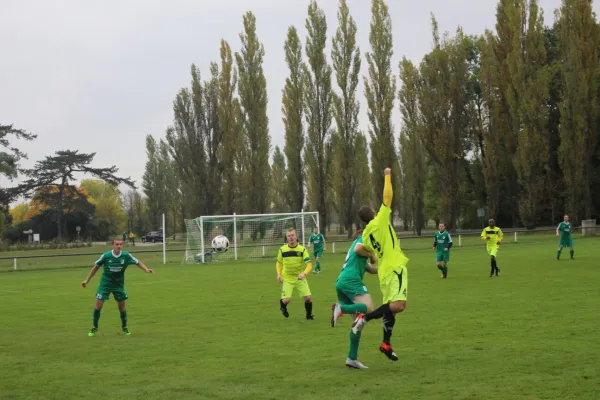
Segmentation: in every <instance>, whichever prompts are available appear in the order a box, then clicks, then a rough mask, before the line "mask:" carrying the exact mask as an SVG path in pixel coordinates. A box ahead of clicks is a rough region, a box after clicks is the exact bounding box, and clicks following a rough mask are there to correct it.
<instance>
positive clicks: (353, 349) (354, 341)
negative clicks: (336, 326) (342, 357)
mask: <svg viewBox="0 0 600 400" xmlns="http://www.w3.org/2000/svg"><path fill="white" fill-rule="evenodd" d="M361 333H362V332H358V333H357V334H356V335H355V334H354V333H353V332H352V329H350V351H349V352H348V358H349V359H351V360H356V359H358V344H359V343H360V334H361Z"/></svg>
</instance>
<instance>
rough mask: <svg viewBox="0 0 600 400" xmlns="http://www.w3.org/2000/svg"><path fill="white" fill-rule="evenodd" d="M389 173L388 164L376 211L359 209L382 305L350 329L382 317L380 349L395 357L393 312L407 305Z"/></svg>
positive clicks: (357, 329)
mask: <svg viewBox="0 0 600 400" xmlns="http://www.w3.org/2000/svg"><path fill="white" fill-rule="evenodd" d="M391 173H392V172H391V170H390V169H389V168H386V169H385V171H384V179H385V181H384V186H383V204H382V205H381V207H380V208H379V213H375V211H374V210H373V209H372V208H370V207H367V206H362V207H361V208H360V210H359V211H358V215H359V217H360V219H361V220H362V221H363V222H365V223H367V226H366V228H365V230H364V231H363V234H362V239H363V246H364V247H365V249H366V250H367V251H369V252H371V253H373V254H375V256H376V258H377V270H378V273H377V275H378V276H379V287H380V289H381V293H382V294H383V305H382V306H381V307H379V308H378V309H376V310H375V311H371V312H369V313H368V314H362V313H361V314H359V315H358V316H357V317H356V319H355V320H354V324H353V326H352V331H353V332H354V334H356V333H358V332H360V331H361V330H362V328H363V327H364V325H365V324H366V323H367V322H368V321H370V320H372V319H379V318H382V317H383V342H382V343H381V346H379V351H381V352H382V353H383V354H385V355H386V356H387V358H389V359H390V360H392V361H397V360H398V356H396V353H394V350H393V349H392V345H391V342H390V340H391V337H392V330H393V328H394V324H395V323H396V317H395V315H396V314H397V313H399V312H402V311H404V309H405V308H406V298H407V289H408V270H407V268H406V265H407V264H408V258H407V257H406V256H405V255H404V253H403V252H402V250H401V249H400V244H399V243H398V238H397V237H396V231H395V229H394V227H393V226H392V224H391V223H390V215H391V213H392V210H391V208H390V207H391V205H392V197H393V192H392V177H391Z"/></svg>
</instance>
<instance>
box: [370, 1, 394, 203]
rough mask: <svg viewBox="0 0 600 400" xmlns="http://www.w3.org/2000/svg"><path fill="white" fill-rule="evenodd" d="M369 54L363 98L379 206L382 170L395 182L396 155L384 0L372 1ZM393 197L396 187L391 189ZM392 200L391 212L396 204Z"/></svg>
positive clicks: (389, 22)
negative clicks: (364, 97)
mask: <svg viewBox="0 0 600 400" xmlns="http://www.w3.org/2000/svg"><path fill="white" fill-rule="evenodd" d="M369 43H370V44H371V51H370V52H368V53H366V54H365V57H366V60H367V66H368V68H367V69H368V76H365V77H364V78H363V79H364V84H365V96H366V98H367V107H368V111H367V115H368V117H369V135H370V137H371V166H372V168H371V171H372V183H373V187H374V188H375V195H376V196H377V200H378V203H381V200H382V195H383V194H382V193H383V170H384V169H385V168H388V167H389V168H391V169H392V177H393V179H394V180H395V181H396V182H397V179H398V177H399V176H398V172H399V167H398V155H397V153H396V141H395V140H394V126H393V124H392V111H393V109H394V100H395V98H396V77H395V76H394V74H393V73H392V55H393V53H394V50H393V41H392V19H391V17H390V13H389V9H388V6H387V4H386V3H385V1H384V0H372V4H371V24H370V32H369ZM394 190H395V192H396V193H398V194H399V193H401V192H400V187H399V185H396V184H395V185H394ZM398 199H399V196H397V195H395V196H394V202H393V205H392V208H395V205H396V204H397V203H398Z"/></svg>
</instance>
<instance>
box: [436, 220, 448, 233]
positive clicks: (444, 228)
mask: <svg viewBox="0 0 600 400" xmlns="http://www.w3.org/2000/svg"><path fill="white" fill-rule="evenodd" d="M438 228H439V229H440V232H444V231H445V230H446V224H444V222H443V221H440V224H439V225H438Z"/></svg>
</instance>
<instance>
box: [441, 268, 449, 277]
mask: <svg viewBox="0 0 600 400" xmlns="http://www.w3.org/2000/svg"><path fill="white" fill-rule="evenodd" d="M442 272H443V273H444V278H447V277H448V266H447V265H445V266H444V267H443V269H442Z"/></svg>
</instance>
